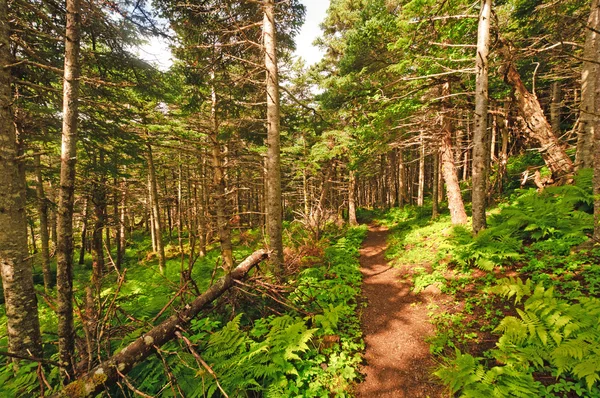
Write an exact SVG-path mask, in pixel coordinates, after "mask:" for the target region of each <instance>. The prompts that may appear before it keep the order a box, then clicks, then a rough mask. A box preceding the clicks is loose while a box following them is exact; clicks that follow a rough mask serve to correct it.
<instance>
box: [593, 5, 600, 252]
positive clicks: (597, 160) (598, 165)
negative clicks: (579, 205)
mask: <svg viewBox="0 0 600 398" xmlns="http://www.w3.org/2000/svg"><path fill="white" fill-rule="evenodd" d="M594 4H595V5H596V6H598V4H597V2H596V1H594ZM594 60H595V61H596V62H600V53H596V55H595V57H594ZM595 78H596V81H595V99H594V106H595V109H596V112H598V110H599V109H600V73H596V76H595ZM593 131H594V141H593V145H594V148H596V150H595V151H594V162H593V166H594V179H593V193H594V243H595V245H598V244H600V150H598V149H600V115H598V114H596V115H595V118H594V129H593Z"/></svg>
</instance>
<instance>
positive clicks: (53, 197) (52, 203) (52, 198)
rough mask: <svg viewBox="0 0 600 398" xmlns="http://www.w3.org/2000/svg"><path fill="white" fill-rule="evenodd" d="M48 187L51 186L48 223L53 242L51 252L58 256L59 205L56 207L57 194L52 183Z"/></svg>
mask: <svg viewBox="0 0 600 398" xmlns="http://www.w3.org/2000/svg"><path fill="white" fill-rule="evenodd" d="M48 186H49V188H50V189H49V190H48V201H49V202H50V203H49V205H50V208H49V209H48V210H49V213H50V214H49V217H48V222H49V224H50V225H49V226H48V228H49V229H50V240H51V241H52V250H51V251H50V253H51V255H54V254H56V248H57V247H58V237H57V236H58V233H57V232H56V230H57V223H56V216H57V211H56V210H57V205H56V193H55V190H54V189H53V187H52V181H48Z"/></svg>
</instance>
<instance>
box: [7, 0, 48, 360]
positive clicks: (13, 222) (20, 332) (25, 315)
mask: <svg viewBox="0 0 600 398" xmlns="http://www.w3.org/2000/svg"><path fill="white" fill-rule="evenodd" d="M7 16H8V6H7V2H6V0H0V187H2V188H1V189H0V271H1V272H2V285H3V288H4V300H5V308H6V318H7V331H8V350H9V351H10V352H11V353H13V354H16V355H21V356H24V357H27V358H29V357H31V356H34V357H41V356H42V353H43V352H42V339H41V336H40V325H39V319H38V309H37V298H36V295H35V290H34V287H33V273H32V268H31V263H30V262H29V260H28V258H29V254H28V253H27V218H26V214H25V208H26V199H25V190H26V183H25V173H24V170H23V168H22V164H21V163H20V162H19V160H18V159H17V156H18V149H17V141H16V132H15V127H14V121H13V115H12V111H11V104H12V93H11V88H10V87H11V86H10V84H11V78H10V68H7V67H5V66H6V65H10V64H11V63H12V62H11V61H12V57H11V54H10V46H9V25H8V20H7V18H8V17H7ZM17 361H18V360H17V359H15V362H17Z"/></svg>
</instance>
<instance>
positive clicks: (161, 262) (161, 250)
mask: <svg viewBox="0 0 600 398" xmlns="http://www.w3.org/2000/svg"><path fill="white" fill-rule="evenodd" d="M146 147H147V149H148V151H147V154H148V178H149V180H150V181H149V182H150V208H151V210H152V218H153V220H154V222H153V223H152V226H151V227H152V229H153V230H154V237H155V239H156V252H157V254H158V269H159V270H160V273H161V274H164V273H165V267H166V260H165V247H164V246H163V241H162V227H161V222H160V207H159V206H158V188H157V186H156V169H155V167H154V159H153V157H152V146H151V145H150V143H146Z"/></svg>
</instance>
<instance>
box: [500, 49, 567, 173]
mask: <svg viewBox="0 0 600 398" xmlns="http://www.w3.org/2000/svg"><path fill="white" fill-rule="evenodd" d="M507 51H508V49H507V47H505V48H504V50H503V52H504V53H505V57H506V58H505V59H507V60H508V61H509V62H508V64H507V65H506V66H505V70H504V71H505V76H504V77H505V80H506V81H507V83H508V84H510V85H511V86H512V87H513V88H514V90H515V98H516V100H517V106H518V108H519V112H520V113H521V116H522V117H523V119H524V120H525V123H526V129H525V130H526V132H527V133H528V134H529V136H530V137H531V138H532V139H533V140H535V141H537V142H538V143H539V144H540V145H541V148H540V149H539V151H540V152H541V154H542V158H543V159H544V162H545V163H546V166H548V168H549V169H550V171H551V172H552V176H553V178H554V180H555V181H562V182H566V181H568V180H569V179H570V178H571V176H572V175H573V169H574V166H573V161H572V160H571V158H569V156H568V155H567V153H566V152H565V149H564V147H563V146H562V145H561V143H560V142H559V140H558V138H557V137H556V135H554V132H553V131H552V127H551V126H550V124H549V123H548V120H547V119H546V117H545V116H544V111H543V110H542V107H541V106H540V103H539V101H538V99H537V97H536V96H535V95H533V94H531V93H530V92H529V91H528V90H527V88H526V87H525V85H524V84H523V82H522V81H521V76H520V75H519V72H518V71H517V69H516V68H515V67H514V65H513V64H512V63H511V62H510V55H509V54H508V53H507Z"/></svg>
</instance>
